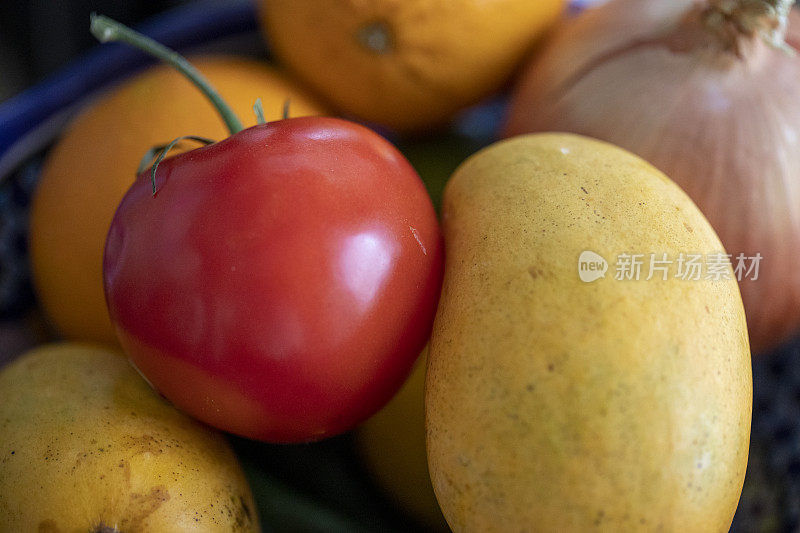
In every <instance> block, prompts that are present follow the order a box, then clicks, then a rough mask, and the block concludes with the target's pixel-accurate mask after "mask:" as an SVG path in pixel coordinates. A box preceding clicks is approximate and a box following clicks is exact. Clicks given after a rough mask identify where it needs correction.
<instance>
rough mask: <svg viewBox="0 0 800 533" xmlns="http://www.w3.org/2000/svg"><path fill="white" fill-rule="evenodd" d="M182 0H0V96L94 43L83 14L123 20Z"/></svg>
mask: <svg viewBox="0 0 800 533" xmlns="http://www.w3.org/2000/svg"><path fill="white" fill-rule="evenodd" d="M186 2H187V0H153V1H141V0H138V1H127V0H124V1H123V0H30V1H25V0H22V1H18V0H0V101H2V100H5V99H7V98H9V97H11V96H13V95H15V94H16V93H18V92H20V91H22V90H24V89H25V88H26V87H29V86H30V85H32V84H33V83H36V82H37V81H40V80H42V79H43V78H45V77H46V76H47V75H48V74H51V73H53V72H55V71H56V70H58V69H59V68H60V67H62V66H64V65H66V64H67V63H68V62H69V61H70V60H71V59H73V58H75V57H76V56H78V55H80V54H81V53H82V52H84V51H86V50H87V49H89V48H91V47H92V46H94V45H95V43H96V41H95V40H94V38H93V37H92V36H91V34H90V33H89V15H90V14H91V13H92V12H93V11H96V12H98V13H101V14H103V15H107V16H109V17H112V18H114V19H116V20H119V21H120V22H122V23H124V24H127V25H136V24H138V23H139V22H142V21H143V20H145V19H147V18H148V17H150V16H151V15H154V14H156V13H159V12H162V11H164V10H166V9H169V8H171V7H175V6H177V5H179V4H183V3H186Z"/></svg>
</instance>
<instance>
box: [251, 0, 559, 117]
mask: <svg viewBox="0 0 800 533" xmlns="http://www.w3.org/2000/svg"><path fill="white" fill-rule="evenodd" d="M565 3H566V2H565V0H369V1H367V0H307V1H304V2H297V1H296V0H260V1H259V6H260V19H261V23H262V27H263V29H264V31H265V34H266V37H267V39H268V40H269V41H270V43H271V45H272V48H273V49H274V51H275V54H276V55H277V56H278V57H279V58H280V59H281V60H283V61H284V62H285V63H286V64H287V66H288V67H289V68H291V69H292V70H293V71H294V72H295V73H296V74H297V75H298V76H299V77H300V78H302V79H303V80H304V81H305V82H306V83H308V85H309V86H311V87H313V88H315V89H316V90H317V91H318V92H319V93H320V94H321V95H322V96H324V97H326V98H327V99H328V100H329V101H330V102H331V103H332V104H334V105H335V106H337V107H338V108H339V109H341V110H342V111H344V112H347V113H350V114H353V115H355V116H357V117H360V118H362V119H364V120H367V121H371V122H375V123H379V124H383V125H385V126H388V127H391V128H394V129H396V130H400V131H414V130H422V129H425V128H426V127H431V126H435V125H437V124H440V123H442V122H445V121H446V120H447V119H448V118H450V117H452V116H453V114H454V113H456V112H457V111H458V110H459V109H461V108H463V107H466V106H468V105H470V104H473V103H475V102H477V101H479V100H480V99H481V98H483V97H485V96H487V95H488V94H490V93H492V92H494V91H496V90H497V89H498V88H500V87H501V85H503V83H504V82H505V81H506V80H507V79H508V78H509V76H510V75H511V74H512V73H513V71H514V70H515V69H516V67H517V66H518V64H519V62H520V61H521V60H522V59H523V58H524V56H525V55H526V53H527V52H528V51H529V50H530V48H531V47H532V45H534V44H535V43H536V41H537V40H538V39H539V38H540V37H541V36H542V34H543V33H544V32H545V31H546V30H547V29H548V28H549V27H550V25H551V24H552V23H553V22H555V21H556V20H557V19H558V17H559V15H560V13H561V12H562V11H563V8H564V4H565Z"/></svg>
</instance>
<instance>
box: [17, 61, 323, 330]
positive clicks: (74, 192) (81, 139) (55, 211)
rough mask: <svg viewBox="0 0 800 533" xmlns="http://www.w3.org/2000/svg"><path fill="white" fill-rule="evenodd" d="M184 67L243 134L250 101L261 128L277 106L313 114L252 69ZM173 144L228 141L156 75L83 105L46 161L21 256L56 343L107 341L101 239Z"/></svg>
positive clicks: (310, 106) (205, 113) (196, 98)
mask: <svg viewBox="0 0 800 533" xmlns="http://www.w3.org/2000/svg"><path fill="white" fill-rule="evenodd" d="M193 63H194V64H195V66H197V67H198V68H199V70H200V71H201V72H202V73H203V74H205V75H206V77H207V78H208V79H209V80H210V81H211V83H212V84H213V85H214V86H215V87H216V88H217V90H218V91H219V92H220V93H221V95H222V96H223V98H224V99H225V100H226V101H227V102H228V103H229V104H230V105H231V107H232V108H233V109H234V111H235V112H236V114H237V115H238V116H239V118H240V119H242V120H243V123H244V124H245V125H254V124H255V122H256V119H255V116H254V113H253V104H254V102H255V100H256V98H258V97H261V99H262V102H263V107H264V112H265V115H266V118H267V120H270V119H277V118H280V115H281V113H282V108H283V104H284V101H285V99H287V98H291V108H290V109H291V115H292V116H299V115H311V114H321V113H322V109H321V108H320V107H319V106H318V105H317V104H315V103H314V102H313V100H311V99H310V98H308V97H307V96H305V94H304V93H303V91H302V90H301V89H299V88H298V87H297V86H295V85H294V84H293V83H292V82H290V81H288V80H287V79H286V78H285V77H283V76H282V75H281V74H279V73H278V72H277V71H275V70H274V69H272V68H270V67H269V66H268V65H266V64H264V63H263V62H261V61H257V60H254V59H246V58H237V57H231V56H222V57H211V56H208V57H203V58H199V59H196V60H193ZM181 135H199V136H203V137H209V138H211V139H216V140H220V139H223V138H225V137H227V136H228V132H227V130H226V128H225V126H224V124H223V122H222V120H221V119H220V118H219V116H218V114H217V112H216V111H215V110H214V108H213V107H212V106H211V104H210V103H209V102H208V101H207V100H206V99H205V98H204V97H203V96H202V94H201V93H200V91H199V90H198V89H196V88H195V87H194V86H192V85H191V83H190V82H189V81H187V80H186V79H184V78H183V76H182V75H180V74H179V73H177V72H175V71H173V70H172V69H171V68H169V67H166V66H157V67H154V68H152V69H150V70H148V71H145V72H144V73H143V74H141V75H138V76H136V77H135V78H133V79H131V80H129V81H127V82H125V83H124V84H122V85H121V86H119V87H117V88H116V89H114V90H112V91H111V92H110V93H108V94H106V95H105V96H103V97H101V98H100V100H98V101H96V102H94V103H93V104H91V105H90V107H89V108H88V109H86V110H85V111H84V112H83V113H82V114H81V115H79V116H78V117H77V118H76V119H75V120H74V121H73V122H72V123H71V124H70V125H69V126H68V128H67V129H66V131H65V132H64V133H63V135H62V137H61V138H60V140H59V141H58V143H57V144H56V145H55V146H54V147H53V149H52V150H51V151H50V153H49V154H48V157H47V160H46V162H45V164H44V168H43V170H42V174H41V179H40V182H39V184H38V187H37V190H36V193H35V195H34V199H33V205H32V207H31V222H30V224H31V225H30V256H31V264H32V270H33V280H34V285H35V288H36V292H37V295H38V298H39V301H40V303H41V305H42V307H43V309H44V311H45V313H46V315H47V316H48V317H49V319H50V320H51V321H52V323H53V325H54V326H55V327H56V329H58V330H59V332H60V333H61V334H63V335H64V336H65V337H66V338H69V339H75V340H91V341H97V342H102V343H115V342H116V336H115V334H114V330H113V328H112V326H111V322H110V319H109V318H108V313H107V310H106V304H105V297H104V294H103V283H102V256H103V246H104V244H105V238H106V233H107V232H108V228H109V226H110V224H111V219H112V217H113V215H114V211H115V210H116V208H117V204H118V203H119V202H120V200H121V199H122V197H123V195H124V194H125V192H126V191H127V190H128V187H129V186H130V185H131V183H132V182H133V180H134V177H135V174H136V171H137V168H138V166H139V161H140V160H141V158H142V156H144V154H145V153H146V152H147V150H148V149H150V148H151V147H153V146H155V145H159V144H166V143H168V142H170V141H171V140H172V139H174V138H177V137H179V136H181ZM181 146H182V148H183V149H184V150H186V149H191V148H194V147H196V146H197V145H196V144H192V143H186V144H185V145H181ZM178 151H179V150H178ZM176 153H177V151H176Z"/></svg>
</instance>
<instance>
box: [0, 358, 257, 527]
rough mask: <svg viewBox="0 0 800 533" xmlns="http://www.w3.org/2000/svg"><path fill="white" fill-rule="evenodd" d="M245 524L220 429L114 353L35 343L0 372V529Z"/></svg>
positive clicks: (244, 500) (244, 493)
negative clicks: (167, 397) (171, 400)
mask: <svg viewBox="0 0 800 533" xmlns="http://www.w3.org/2000/svg"><path fill="white" fill-rule="evenodd" d="M27 531H31V532H34V531H39V532H43V533H115V532H122V533H145V532H154V533H158V532H164V531H181V532H209V533H211V532H231V533H232V532H237V533H238V532H256V531H259V528H258V519H257V517H256V507H255V505H254V502H253V497H252V494H251V493H250V488H249V486H248V485H247V481H246V479H245V477H244V474H243V473H242V470H241V469H240V467H239V464H238V462H237V460H236V458H235V456H234V454H233V452H232V451H231V449H230V448H229V447H228V445H227V443H226V441H225V439H224V437H223V436H222V435H221V434H219V433H217V432H216V431H213V430H211V429H209V428H207V427H206V426H203V425H201V424H199V423H197V422H195V421H194V420H192V419H190V418H189V417H187V416H185V415H184V414H182V413H180V412H179V411H177V410H176V409H175V408H174V407H172V406H171V405H169V404H168V403H167V402H166V401H164V400H163V399H162V398H160V397H159V396H158V395H157V394H156V393H154V392H153V391H152V390H151V389H150V387H149V386H148V385H147V383H146V382H145V381H144V380H143V379H142V378H141V377H140V376H139V375H138V374H137V372H136V371H135V370H134V368H133V367H132V366H131V365H130V364H129V363H128V361H127V360H126V359H125V357H124V356H122V355H121V354H118V353H116V352H113V351H110V350H108V349H105V348H99V347H93V346H90V345H82V344H67V343H65V344H52V345H46V346H42V347H39V348H37V349H34V350H32V351H30V352H28V353H26V354H24V355H22V356H21V357H20V358H19V359H18V360H16V361H14V362H12V363H11V364H10V365H9V366H7V367H6V368H4V369H3V370H2V372H0V532H4V533H5V532H27Z"/></svg>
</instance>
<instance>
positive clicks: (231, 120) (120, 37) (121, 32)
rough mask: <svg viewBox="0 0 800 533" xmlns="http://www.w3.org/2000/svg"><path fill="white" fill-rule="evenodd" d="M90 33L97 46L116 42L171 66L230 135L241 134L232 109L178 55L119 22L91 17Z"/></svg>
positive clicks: (237, 119)
mask: <svg viewBox="0 0 800 533" xmlns="http://www.w3.org/2000/svg"><path fill="white" fill-rule="evenodd" d="M90 29H91V32H92V35H94V36H95V37H96V38H97V40H98V41H100V42H101V43H107V42H114V41H119V42H123V43H126V44H129V45H131V46H134V47H136V48H138V49H139V50H142V51H143V52H146V53H148V54H150V55H152V56H154V57H157V58H158V59H160V60H161V61H163V62H165V63H167V64H168V65H171V66H172V67H174V68H176V69H177V70H178V71H180V72H181V74H183V75H184V76H186V77H187V78H188V79H189V81H191V82H192V83H193V84H194V85H195V86H196V87H197V88H198V89H200V90H201V91H202V92H203V94H205V95H206V97H207V98H208V99H209V100H211V103H212V104H214V107H215V108H216V109H217V111H218V112H219V114H220V116H221V117H222V120H223V121H224V122H225V125H226V126H227V127H228V130H229V131H230V132H231V135H233V134H235V133H238V132H240V131H242V130H243V129H244V128H243V127H242V123H241V121H240V120H239V118H238V117H237V116H236V114H235V113H234V112H233V109H231V108H230V106H229V105H228V104H227V103H226V102H225V101H224V100H223V99H222V97H221V96H220V95H219V93H218V92H217V91H216V89H214V87H212V86H211V83H209V81H208V80H207V79H206V78H205V76H203V75H202V74H201V73H200V71H198V70H197V69H196V68H194V67H193V66H192V65H191V63H189V62H188V61H187V60H186V58H185V57H183V56H181V55H180V54H179V53H178V52H176V51H174V50H170V49H169V48H167V47H166V46H164V45H162V44H160V43H158V42H156V41H154V40H153V39H151V38H149V37H146V36H144V35H142V34H141V33H139V32H136V31H134V30H132V29H130V28H128V27H127V26H124V25H123V24H120V23H119V22H117V21H115V20H112V19H110V18H108V17H105V16H103V15H97V14H96V13H92V16H91V25H90Z"/></svg>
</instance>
